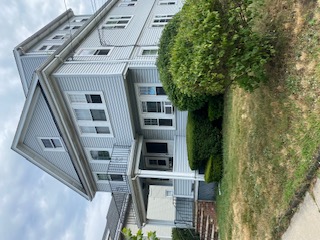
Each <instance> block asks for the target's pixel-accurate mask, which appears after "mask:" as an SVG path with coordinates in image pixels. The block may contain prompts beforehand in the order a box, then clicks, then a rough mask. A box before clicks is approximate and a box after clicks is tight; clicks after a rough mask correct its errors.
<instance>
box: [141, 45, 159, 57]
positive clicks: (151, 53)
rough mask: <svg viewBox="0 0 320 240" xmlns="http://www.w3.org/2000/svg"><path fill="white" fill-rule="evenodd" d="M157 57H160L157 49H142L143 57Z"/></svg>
mask: <svg viewBox="0 0 320 240" xmlns="http://www.w3.org/2000/svg"><path fill="white" fill-rule="evenodd" d="M157 55H158V48H157V47H150V48H142V50H141V56H157Z"/></svg>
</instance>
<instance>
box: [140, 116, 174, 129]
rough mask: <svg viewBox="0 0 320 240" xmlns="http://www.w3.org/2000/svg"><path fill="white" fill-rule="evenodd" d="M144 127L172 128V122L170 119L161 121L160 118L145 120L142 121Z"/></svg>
mask: <svg viewBox="0 0 320 240" xmlns="http://www.w3.org/2000/svg"><path fill="white" fill-rule="evenodd" d="M144 125H145V126H167V127H172V126H173V122H172V119H162V118H159V119H158V118H145V119H144Z"/></svg>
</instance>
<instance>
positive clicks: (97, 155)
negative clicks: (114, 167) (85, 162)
mask: <svg viewBox="0 0 320 240" xmlns="http://www.w3.org/2000/svg"><path fill="white" fill-rule="evenodd" d="M90 156H91V158H92V159H93V160H110V159H111V157H110V153H109V151H105V150H101V151H99V150H90Z"/></svg>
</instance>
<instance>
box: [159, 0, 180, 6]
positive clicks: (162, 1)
mask: <svg viewBox="0 0 320 240" xmlns="http://www.w3.org/2000/svg"><path fill="white" fill-rule="evenodd" d="M176 4H177V1H176V0H159V5H176Z"/></svg>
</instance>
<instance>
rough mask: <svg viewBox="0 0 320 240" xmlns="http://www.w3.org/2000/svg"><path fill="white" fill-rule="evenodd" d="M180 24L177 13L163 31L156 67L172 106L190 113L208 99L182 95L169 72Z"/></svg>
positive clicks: (203, 96)
mask: <svg viewBox="0 0 320 240" xmlns="http://www.w3.org/2000/svg"><path fill="white" fill-rule="evenodd" d="M180 22H181V20H180V13H177V14H176V15H175V16H174V17H173V19H171V21H170V22H169V23H168V24H167V25H166V27H165V29H164V30H163V32H162V36H161V39H160V45H159V55H158V59H157V67H158V70H159V74H160V80H161V82H162V85H163V88H164V90H165V92H166V94H167V95H168V97H169V99H170V100H171V102H172V103H173V105H174V106H175V107H177V108H178V109H179V110H181V111H184V110H191V111H192V110H196V109H199V108H201V107H202V106H203V105H204V104H205V103H206V101H207V98H208V97H207V96H206V95H205V94H202V95H200V96H197V97H193V96H188V95H187V94H184V93H182V92H181V90H180V89H179V88H178V87H177V85H176V83H175V82H174V80H173V78H172V75H171V73H170V71H169V67H170V65H171V63H170V60H171V48H172V46H173V43H174V39H175V37H176V35H177V30H178V28H179V26H180Z"/></svg>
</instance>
